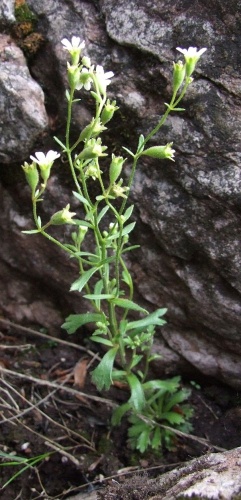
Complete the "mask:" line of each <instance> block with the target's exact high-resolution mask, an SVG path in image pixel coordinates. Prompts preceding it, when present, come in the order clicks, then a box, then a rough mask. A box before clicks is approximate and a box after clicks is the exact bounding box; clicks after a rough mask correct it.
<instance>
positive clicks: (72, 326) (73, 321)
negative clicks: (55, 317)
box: [62, 313, 104, 333]
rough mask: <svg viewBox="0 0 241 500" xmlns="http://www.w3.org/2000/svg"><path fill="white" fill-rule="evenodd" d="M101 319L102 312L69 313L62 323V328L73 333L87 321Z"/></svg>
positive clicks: (94, 321) (92, 321) (93, 321)
mask: <svg viewBox="0 0 241 500" xmlns="http://www.w3.org/2000/svg"><path fill="white" fill-rule="evenodd" d="M103 320H104V317H103V314H102V313H86V314H70V315H69V316H68V317H67V318H66V320H65V323H63V325H62V328H64V329H65V330H67V332H68V333H75V332H76V330H77V329H78V328H80V327H81V326H83V325H86V324H87V323H96V322H97V321H103Z"/></svg>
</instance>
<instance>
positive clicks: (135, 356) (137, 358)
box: [130, 354, 143, 370]
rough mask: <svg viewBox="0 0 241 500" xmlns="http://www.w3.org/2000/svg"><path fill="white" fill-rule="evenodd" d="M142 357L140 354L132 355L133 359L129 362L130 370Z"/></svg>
mask: <svg viewBox="0 0 241 500" xmlns="http://www.w3.org/2000/svg"><path fill="white" fill-rule="evenodd" d="M142 358H143V355H142V354H135V355H134V356H133V359H132V362H131V365H130V369H131V370H132V368H134V366H136V365H138V363H140V361H141V360H142Z"/></svg>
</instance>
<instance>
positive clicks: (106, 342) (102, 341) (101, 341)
mask: <svg viewBox="0 0 241 500" xmlns="http://www.w3.org/2000/svg"><path fill="white" fill-rule="evenodd" d="M90 339H91V340H93V342H97V343H98V344H104V345H107V346H109V347H113V342H111V341H110V340H108V339H105V338H104V337H98V335H91V337H90Z"/></svg>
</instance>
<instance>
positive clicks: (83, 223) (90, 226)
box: [72, 219, 93, 229]
mask: <svg viewBox="0 0 241 500" xmlns="http://www.w3.org/2000/svg"><path fill="white" fill-rule="evenodd" d="M72 220H73V222H74V223H75V224H76V226H84V227H89V228H90V229H92V228H93V226H92V224H90V222H86V220H80V219H72Z"/></svg>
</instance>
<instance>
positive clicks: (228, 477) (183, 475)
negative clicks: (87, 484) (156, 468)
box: [77, 448, 241, 500]
mask: <svg viewBox="0 0 241 500" xmlns="http://www.w3.org/2000/svg"><path fill="white" fill-rule="evenodd" d="M240 466H241V448H236V449H234V450H231V451H228V452H225V453H212V454H207V455H204V456H203V457H201V458H196V459H195V460H192V461H191V462H189V463H187V464H186V465H184V466H183V467H180V468H177V469H174V470H172V471H171V472H167V473H166V474H163V475H162V476H160V477H159V478H157V479H149V480H148V479H147V478H145V477H144V478H143V477H141V476H139V478H138V477H136V478H133V479H129V480H127V481H126V482H124V483H123V484H121V483H120V484H118V483H117V482H116V483H115V484H113V486H109V487H107V488H106V489H104V490H103V492H102V491H101V490H100V491H97V499H98V500H100V499H105V500H111V499H112V498H113V497H115V498H116V499H119V498H131V497H130V496H128V494H130V492H131V491H133V490H135V495H136V496H135V498H140V499H141V498H145V499H148V500H176V499H179V500H184V499H188V498H192V499H193V500H219V499H221V498H222V499H223V500H239V499H240V498H241V476H240ZM144 494H145V497H144V496H143V495H144ZM77 498H79V499H81V498H82V497H81V496H80V497H77Z"/></svg>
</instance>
